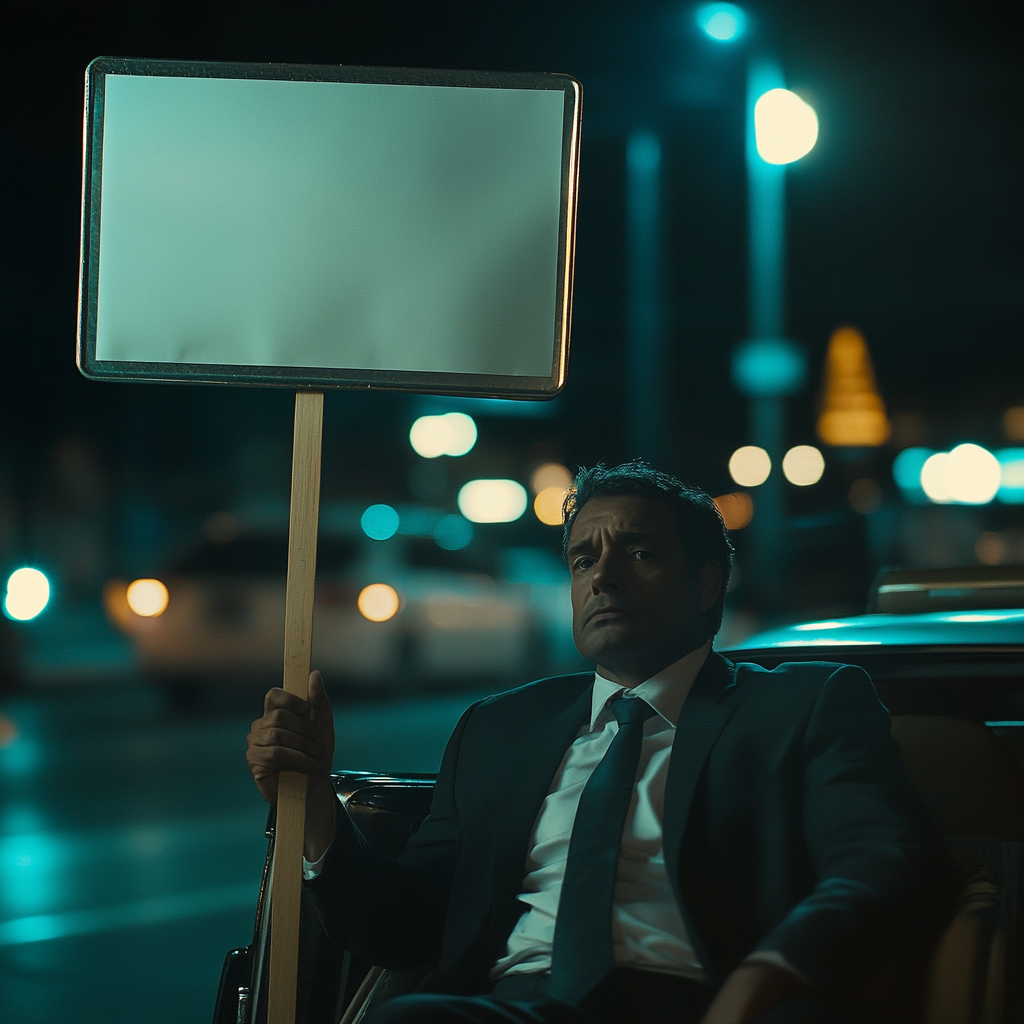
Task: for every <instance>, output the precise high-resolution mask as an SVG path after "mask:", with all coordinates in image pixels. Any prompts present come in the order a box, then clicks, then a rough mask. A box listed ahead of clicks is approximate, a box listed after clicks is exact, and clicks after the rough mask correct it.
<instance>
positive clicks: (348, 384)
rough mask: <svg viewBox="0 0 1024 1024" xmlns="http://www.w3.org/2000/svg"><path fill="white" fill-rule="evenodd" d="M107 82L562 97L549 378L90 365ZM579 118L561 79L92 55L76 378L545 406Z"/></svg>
mask: <svg viewBox="0 0 1024 1024" xmlns="http://www.w3.org/2000/svg"><path fill="white" fill-rule="evenodd" d="M107 75H148V76H170V77H184V78H230V79H270V80H283V81H300V82H349V83H368V84H377V85H426V86H441V87H456V88H491V89H544V90H550V91H558V92H561V93H562V94H563V97H564V107H563V116H562V158H561V183H560V191H559V200H560V201H559V225H558V253H557V282H556V306H555V330H554V338H553V339H552V352H553V356H552V363H551V373H550V375H549V376H546V377H530V376H512V375H508V376H505V375H493V374H480V373H451V372H426V371H416V370H385V369H358V368H356V369H344V368H331V367H304V366H246V365H223V364H207V363H165V362H159V363H147V362H131V361H114V360H98V359H97V358H96V322H97V300H98V291H99V255H100V209H101V202H102V153H103V111H104V98H105V88H104V87H105V80H106V76H107ZM581 112H582V86H581V85H580V83H579V82H578V81H577V80H576V79H575V78H573V77H572V76H571V75H566V74H557V73H546V72H501V71H498V72H489V71H449V70H438V69H430V68H380V67H362V66H347V65H339V66H335V65H307V64H258V63H233V62H232V63H228V62H214V61H179V60H146V59H133V58H117V57H97V58H96V59H95V60H93V61H92V62H91V63H90V64H89V66H88V68H87V70H86V88H85V118H84V126H83V127H84V147H83V148H84V154H83V174H82V252H81V277H80V287H79V310H78V346H77V362H78V368H79V370H80V371H81V373H82V374H83V375H84V376H86V377H88V378H90V379H92V380H101V381H151V382H163V383H182V384H220V385H225V384H226V385H242V386H256V387H286V388H290V389H292V390H305V389H314V390H318V391H319V390H323V389H325V388H331V389H349V390H361V391H372V390H381V391H399V392H413V393H421V394H434V395H457V396H467V397H481V398H521V399H542V400H543V399H550V398H554V397H555V396H557V395H558V394H559V393H560V392H561V391H562V389H563V388H564V387H565V383H566V372H567V367H568V359H569V336H570V326H571V311H572V283H573V254H574V249H575V227H576V203H577V191H578V179H579V149H580V124H581V121H580V119H581Z"/></svg>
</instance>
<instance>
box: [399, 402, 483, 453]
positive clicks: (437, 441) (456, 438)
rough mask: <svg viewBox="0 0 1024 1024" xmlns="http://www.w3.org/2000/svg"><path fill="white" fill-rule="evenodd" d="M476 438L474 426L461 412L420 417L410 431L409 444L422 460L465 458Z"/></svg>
mask: <svg viewBox="0 0 1024 1024" xmlns="http://www.w3.org/2000/svg"><path fill="white" fill-rule="evenodd" d="M476 438H477V430H476V423H475V422H474V421H473V417H472V416H467V415H466V414H465V413H464V412H446V413H444V414H443V415H441V416H421V417H420V418H419V419H418V420H416V422H415V423H413V425H412V427H411V428H410V430H409V443H410V444H411V445H412V447H413V450H414V451H415V452H416V454H417V455H422V456H423V458H425V459H436V458H438V456H441V455H451V456H453V457H458V456H460V455H465V454H466V453H467V452H469V451H471V450H472V448H473V445H475V444H476Z"/></svg>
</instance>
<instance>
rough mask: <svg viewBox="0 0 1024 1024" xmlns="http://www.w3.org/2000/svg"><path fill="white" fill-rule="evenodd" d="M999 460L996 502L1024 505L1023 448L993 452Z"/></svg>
mask: <svg viewBox="0 0 1024 1024" xmlns="http://www.w3.org/2000/svg"><path fill="white" fill-rule="evenodd" d="M995 457H996V458H997V459H998V460H999V470H1000V479H999V491H998V493H997V494H996V501H1001V502H1002V503H1003V504H1004V505H1024V448H1001V449H1000V450H999V451H997V452H995Z"/></svg>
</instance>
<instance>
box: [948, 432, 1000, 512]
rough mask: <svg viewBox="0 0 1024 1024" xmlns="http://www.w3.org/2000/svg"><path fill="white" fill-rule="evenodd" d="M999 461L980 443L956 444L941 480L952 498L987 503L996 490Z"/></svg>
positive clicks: (980, 503) (998, 481) (974, 502)
mask: <svg viewBox="0 0 1024 1024" xmlns="http://www.w3.org/2000/svg"><path fill="white" fill-rule="evenodd" d="M1001 477H1002V469H1001V467H1000V465H999V460H998V459H997V458H996V457H995V456H994V455H993V454H992V453H991V452H990V451H987V450H986V449H984V448H982V447H981V445H979V444H958V445H957V446H956V447H955V448H954V449H953V450H952V451H951V452H950V453H949V457H948V458H947V459H946V461H945V463H944V464H943V470H942V480H943V484H944V485H945V488H946V493H947V494H948V495H949V497H950V499H951V500H952V501H958V502H960V503H961V504H964V505H987V504H988V503H989V502H990V501H991V500H992V499H993V498H994V497H995V496H996V492H997V491H998V490H999V483H1000V480H1001Z"/></svg>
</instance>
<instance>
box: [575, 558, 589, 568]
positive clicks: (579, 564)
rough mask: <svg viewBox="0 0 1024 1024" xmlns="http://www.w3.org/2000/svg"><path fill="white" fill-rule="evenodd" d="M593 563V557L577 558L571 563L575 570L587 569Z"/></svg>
mask: <svg viewBox="0 0 1024 1024" xmlns="http://www.w3.org/2000/svg"><path fill="white" fill-rule="evenodd" d="M593 564H594V559H592V558H577V559H576V561H575V562H574V563H573V568H574V569H577V570H579V569H589V568H590V567H591V566H592V565H593Z"/></svg>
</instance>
